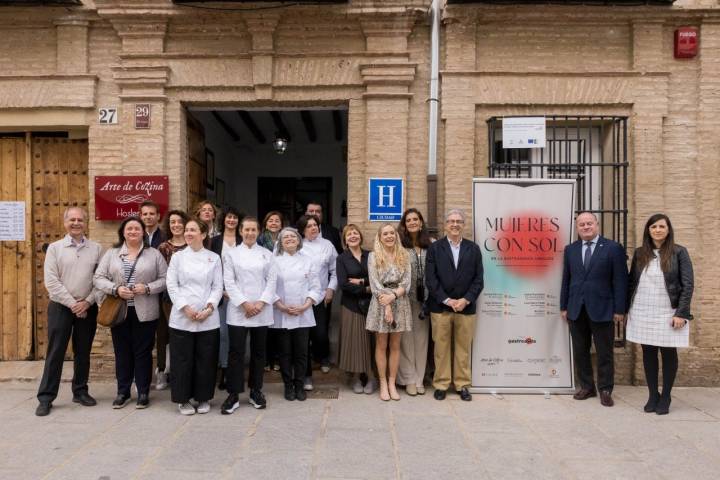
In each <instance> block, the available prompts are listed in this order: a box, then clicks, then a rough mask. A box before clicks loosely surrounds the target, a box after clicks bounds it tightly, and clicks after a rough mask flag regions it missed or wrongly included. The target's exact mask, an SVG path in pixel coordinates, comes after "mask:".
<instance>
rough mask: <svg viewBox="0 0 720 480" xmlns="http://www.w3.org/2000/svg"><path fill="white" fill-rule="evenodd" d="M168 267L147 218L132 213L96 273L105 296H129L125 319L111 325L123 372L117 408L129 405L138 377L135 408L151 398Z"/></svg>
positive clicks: (117, 365)
mask: <svg viewBox="0 0 720 480" xmlns="http://www.w3.org/2000/svg"><path fill="white" fill-rule="evenodd" d="M166 273H167V264H166V263H165V259H164V258H163V256H162V255H161V254H160V252H158V251H157V250H156V249H154V248H150V247H149V246H148V245H147V244H146V243H145V224H144V223H143V222H142V220H140V218H138V217H128V218H126V219H125V220H124V221H123V222H122V223H121V224H120V228H119V229H118V241H117V243H116V244H115V245H113V248H111V249H110V250H108V251H107V252H105V255H103V258H102V260H100V265H98V268H97V270H96V271H95V276H94V277H93V283H94V285H95V288H97V289H98V290H100V291H102V293H104V294H105V296H106V295H113V296H117V297H120V298H122V299H123V300H125V301H126V302H127V316H126V317H125V321H124V322H122V323H121V324H119V325H117V326H115V327H113V328H111V329H110V332H111V334H112V341H113V349H114V350H115V376H116V378H117V397H115V400H114V401H113V408H123V407H124V406H125V405H126V404H127V402H128V401H129V400H130V386H131V385H132V383H133V381H135V386H136V387H137V392H138V398H137V404H136V406H135V408H147V407H148V405H149V404H150V398H149V392H150V380H151V379H152V350H153V345H154V344H155V330H156V329H157V321H158V318H159V317H160V294H161V293H162V292H163V291H165V274H166ZM105 296H103V299H104V298H105ZM100 303H101V304H102V302H100Z"/></svg>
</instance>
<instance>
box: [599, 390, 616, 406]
mask: <svg viewBox="0 0 720 480" xmlns="http://www.w3.org/2000/svg"><path fill="white" fill-rule="evenodd" d="M611 395H612V392H611V391H610V390H600V403H601V404H602V405H603V407H612V406H613V405H615V402H613V399H612V396H611Z"/></svg>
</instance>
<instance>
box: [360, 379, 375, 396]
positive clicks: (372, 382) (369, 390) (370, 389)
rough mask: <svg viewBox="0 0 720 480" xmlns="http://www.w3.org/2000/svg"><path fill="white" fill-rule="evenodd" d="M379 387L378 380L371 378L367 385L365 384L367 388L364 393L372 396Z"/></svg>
mask: <svg viewBox="0 0 720 480" xmlns="http://www.w3.org/2000/svg"><path fill="white" fill-rule="evenodd" d="M377 387H378V382H377V379H375V378H371V379H370V380H368V381H367V383H366V384H365V388H363V391H364V392H365V393H366V394H367V395H370V394H371V393H373V392H374V391H375V390H377Z"/></svg>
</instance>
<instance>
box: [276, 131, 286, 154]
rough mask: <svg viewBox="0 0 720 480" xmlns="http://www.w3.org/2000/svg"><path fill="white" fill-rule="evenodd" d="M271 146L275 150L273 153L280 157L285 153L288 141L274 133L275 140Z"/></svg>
mask: <svg viewBox="0 0 720 480" xmlns="http://www.w3.org/2000/svg"><path fill="white" fill-rule="evenodd" d="M272 146H273V149H274V150H275V153H277V154H278V155H282V154H284V153H285V152H286V151H287V148H288V141H287V140H286V139H285V138H284V137H283V136H282V135H280V134H279V133H276V134H275V140H273V143H272Z"/></svg>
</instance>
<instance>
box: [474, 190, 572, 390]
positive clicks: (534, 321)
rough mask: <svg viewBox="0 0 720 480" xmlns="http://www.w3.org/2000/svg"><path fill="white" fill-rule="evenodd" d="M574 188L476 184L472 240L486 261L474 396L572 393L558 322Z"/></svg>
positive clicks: (567, 347) (568, 352)
mask: <svg viewBox="0 0 720 480" xmlns="http://www.w3.org/2000/svg"><path fill="white" fill-rule="evenodd" d="M574 205H575V181H574V180H564V179H558V180H533V179H514V178H502V179H487V178H476V179H473V219H474V228H475V231H474V239H475V242H476V243H477V244H478V245H479V246H480V249H481V251H482V254H483V266H484V272H485V286H484V288H483V291H482V294H481V295H480V298H479V300H478V309H477V315H478V317H477V328H476V329H475V339H474V342H473V352H472V390H473V391H475V392H479V393H572V392H573V391H574V390H575V380H574V376H573V357H572V348H571V343H570V332H569V329H568V325H567V323H566V322H565V321H563V320H562V318H561V317H560V284H561V282H562V270H563V249H564V248H565V246H566V245H567V244H568V243H569V242H571V241H572V238H573V208H574V207H573V206H574Z"/></svg>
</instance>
